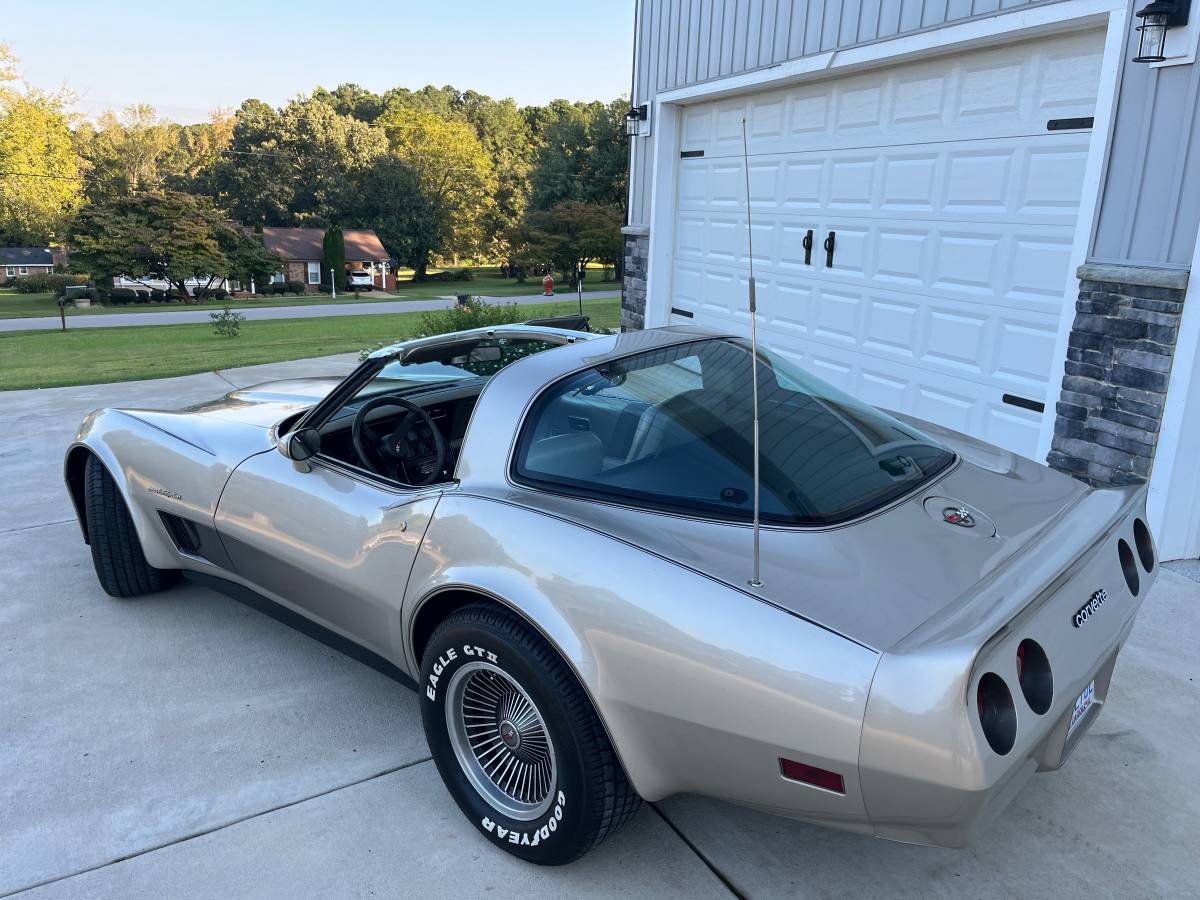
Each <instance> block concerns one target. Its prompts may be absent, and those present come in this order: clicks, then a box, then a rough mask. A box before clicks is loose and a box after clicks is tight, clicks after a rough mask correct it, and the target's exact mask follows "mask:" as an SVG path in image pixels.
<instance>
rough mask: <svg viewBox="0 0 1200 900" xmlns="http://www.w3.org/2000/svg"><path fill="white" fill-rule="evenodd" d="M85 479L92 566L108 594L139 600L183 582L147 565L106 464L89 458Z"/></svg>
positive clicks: (170, 572) (173, 574)
mask: <svg viewBox="0 0 1200 900" xmlns="http://www.w3.org/2000/svg"><path fill="white" fill-rule="evenodd" d="M83 479H84V482H83V484H84V495H83V496H84V515H85V520H86V522H87V530H88V543H89V544H91V547H92V564H93V565H94V566H95V568H96V577H97V578H98V579H99V580H100V586H101V587H102V588H104V590H105V592H106V593H107V594H109V595H110V596H113V597H137V596H139V595H141V594H151V593H153V592H155V591H161V590H163V589H165V588H168V587H170V586H171V585H172V584H174V583H175V582H176V581H177V580H178V579H179V573H178V572H177V571H175V570H173V569H156V568H154V567H153V566H152V565H150V563H149V562H147V561H146V554H145V553H143V552H142V542H141V541H140V540H139V539H138V534H137V529H136V528H134V525H133V518H132V517H131V516H130V515H129V508H128V507H127V506H126V505H125V500H124V498H123V497H122V496H121V491H120V489H119V488H118V487H117V483H116V482H115V481H114V480H113V477H112V475H110V474H109V473H108V469H106V468H104V464H103V463H102V462H100V460H98V459H97V458H96V457H94V456H89V457H88V460H87V465H86V466H85V467H84V470H83Z"/></svg>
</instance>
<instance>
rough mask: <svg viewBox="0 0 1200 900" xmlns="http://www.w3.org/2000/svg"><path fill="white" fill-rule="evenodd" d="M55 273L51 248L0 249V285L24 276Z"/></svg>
mask: <svg viewBox="0 0 1200 900" xmlns="http://www.w3.org/2000/svg"><path fill="white" fill-rule="evenodd" d="M53 271H54V255H53V253H52V251H51V250H50V248H49V247H0V284H8V283H9V282H10V281H12V280H13V279H14V278H20V277H21V276H22V275H47V274H49V273H51V272H53Z"/></svg>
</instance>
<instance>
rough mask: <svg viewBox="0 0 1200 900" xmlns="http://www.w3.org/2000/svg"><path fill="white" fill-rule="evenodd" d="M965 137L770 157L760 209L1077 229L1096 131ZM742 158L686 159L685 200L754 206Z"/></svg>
mask: <svg viewBox="0 0 1200 900" xmlns="http://www.w3.org/2000/svg"><path fill="white" fill-rule="evenodd" d="M980 143H981V142H980V141H957V142H949V143H938V144H928V145H925V146H924V147H922V148H921V150H920V151H914V150H913V149H911V148H908V147H876V148H872V149H871V151H870V153H869V154H864V153H863V152H862V151H861V150H854V149H843V150H839V151H830V152H826V153H792V154H769V155H765V156H758V157H752V158H751V160H750V191H751V200H752V204H753V211H754V213H755V215H762V214H765V213H770V212H775V211H778V212H781V213H783V212H786V213H790V214H794V215H801V216H803V215H810V214H811V212H812V211H814V210H820V209H828V210H836V211H838V212H839V213H843V214H847V215H855V216H863V217H867V218H881V219H892V218H915V219H920V220H922V221H925V220H929V219H933V220H937V221H946V222H952V221H963V222H981V221H995V222H1005V223H1019V222H1025V223H1028V224H1061V225H1073V224H1074V222H1075V217H1076V216H1077V215H1078V207H1079V195H1080V192H1081V189H1082V186H1083V170H1084V165H1085V163H1086V161H1087V152H1088V143H1089V135H1088V134H1086V133H1076V132H1068V133H1057V134H1047V135H1045V136H1044V137H1042V138H1041V139H1040V140H1039V141H1038V143H1037V145H1036V146H1031V145H1030V143H1029V141H1028V139H1017V138H1005V139H997V140H995V141H990V142H987V144H986V146H983V147H981V146H980ZM745 177H746V176H745V173H744V170H743V168H742V161H741V160H740V159H736V160H728V159H707V158H701V159H687V160H682V161H681V164H680V188H679V197H678V200H677V202H678V204H679V208H680V209H683V210H693V211H703V210H706V209H708V210H711V209H713V208H729V209H737V210H740V211H742V214H743V215H744V210H745V207H746V186H745Z"/></svg>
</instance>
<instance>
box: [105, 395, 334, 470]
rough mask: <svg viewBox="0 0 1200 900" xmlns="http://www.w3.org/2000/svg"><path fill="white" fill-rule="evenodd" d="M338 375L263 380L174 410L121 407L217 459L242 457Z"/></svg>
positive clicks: (262, 445)
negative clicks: (261, 382)
mask: <svg viewBox="0 0 1200 900" xmlns="http://www.w3.org/2000/svg"><path fill="white" fill-rule="evenodd" d="M341 381H342V379H341V378H335V377H328V378H293V379H289V380H286V381H269V382H266V383H264V384H256V385H252V386H251V387H245V388H238V389H237V390H235V391H230V392H229V393H228V394H226V395H225V396H224V397H221V398H219V399H216V400H209V401H205V402H204V403H197V404H195V405H193V406H188V407H184V408H183V409H180V410H170V411H167V410H152V409H122V410H121V412H123V413H125V414H126V415H129V416H133V417H134V418H135V419H140V420H141V421H143V422H146V423H147V424H150V425H153V426H154V427H155V428H157V429H159V430H160V431H164V432H166V433H167V434H170V435H172V436H173V437H176V438H178V439H180V440H182V441H184V442H186V443H188V444H191V445H192V446H194V447H199V448H200V449H202V450H204V451H206V452H208V453H211V454H213V455H214V456H217V457H219V458H221V459H226V460H228V459H232V458H234V457H236V456H239V455H240V456H242V457H243V458H244V457H245V456H249V455H250V454H251V453H257V452H259V451H260V450H265V449H268V448H270V447H271V446H272V436H271V434H270V429H271V428H272V427H273V426H274V425H276V424H278V423H279V422H280V421H282V420H283V419H286V418H287V417H288V416H290V415H292V414H294V413H298V412H302V411H304V410H306V409H308V408H309V407H310V406H312V405H313V404H315V403H317V402H318V401H319V400H321V399H322V398H323V397H325V395H326V394H328V393H329V392H330V391H331V390H333V389H334V388H335V387H336V386H337V385H338V384H340V383H341Z"/></svg>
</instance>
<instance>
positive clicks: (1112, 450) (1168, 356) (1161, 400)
mask: <svg viewBox="0 0 1200 900" xmlns="http://www.w3.org/2000/svg"><path fill="white" fill-rule="evenodd" d="M1077 275H1078V277H1079V300H1078V302H1077V303H1076V304H1075V322H1074V324H1073V325H1072V326H1071V336H1070V341H1069V344H1068V349H1067V362H1066V374H1065V376H1064V377H1063V381H1062V393H1061V395H1060V396H1059V398H1058V403H1057V405H1056V407H1055V413H1056V418H1055V421H1054V441H1053V444H1052V445H1051V450H1050V454H1049V456H1047V458H1046V461H1047V463H1048V464H1049V465H1050V466H1052V467H1053V468H1055V469H1059V470H1060V471H1063V472H1067V473H1068V474H1070V475H1074V476H1075V477H1076V478H1079V479H1081V480H1083V481H1085V482H1087V483H1089V484H1091V485H1096V486H1099V485H1125V484H1140V483H1142V482H1144V481H1146V480H1147V479H1148V478H1149V476H1150V467H1151V464H1152V463H1153V461H1154V450H1155V447H1156V446H1157V444H1158V432H1159V426H1160V425H1161V423H1162V416H1163V406H1164V405H1165V403H1166V398H1167V383H1168V380H1169V377H1170V374H1171V362H1172V360H1173V359H1174V355H1175V343H1176V341H1177V339H1178V337H1179V318H1180V314H1181V313H1182V311H1183V298H1184V293H1185V291H1186V289H1187V281H1188V273H1187V272H1180V271H1174V270H1169V269H1151V268H1142V267H1139V266H1110V265H1099V264H1093V263H1089V264H1086V265H1083V266H1080V267H1079V271H1078V273H1077Z"/></svg>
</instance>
